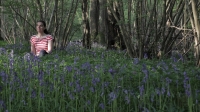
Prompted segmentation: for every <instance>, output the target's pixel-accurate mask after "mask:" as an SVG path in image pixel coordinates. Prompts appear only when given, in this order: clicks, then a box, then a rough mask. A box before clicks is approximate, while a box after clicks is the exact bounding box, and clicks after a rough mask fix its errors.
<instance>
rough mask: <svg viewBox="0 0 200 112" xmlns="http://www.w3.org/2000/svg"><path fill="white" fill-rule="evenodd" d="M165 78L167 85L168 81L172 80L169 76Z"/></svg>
mask: <svg viewBox="0 0 200 112" xmlns="http://www.w3.org/2000/svg"><path fill="white" fill-rule="evenodd" d="M165 80H166V83H167V85H169V83H171V82H172V80H171V79H170V78H168V77H167V78H165Z"/></svg>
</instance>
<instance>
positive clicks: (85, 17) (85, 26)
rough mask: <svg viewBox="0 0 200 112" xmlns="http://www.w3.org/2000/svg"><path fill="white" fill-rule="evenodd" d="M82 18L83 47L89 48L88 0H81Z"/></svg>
mask: <svg viewBox="0 0 200 112" xmlns="http://www.w3.org/2000/svg"><path fill="white" fill-rule="evenodd" d="M82 19H83V43H82V44H83V47H85V48H87V49H91V38H90V26H89V18H88V1H87V0H82Z"/></svg>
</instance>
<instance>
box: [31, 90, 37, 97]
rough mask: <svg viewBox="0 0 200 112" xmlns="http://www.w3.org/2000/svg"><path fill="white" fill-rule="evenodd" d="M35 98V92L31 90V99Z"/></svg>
mask: <svg viewBox="0 0 200 112" xmlns="http://www.w3.org/2000/svg"><path fill="white" fill-rule="evenodd" d="M35 97H36V92H35V91H34V90H33V91H32V92H31V98H35Z"/></svg>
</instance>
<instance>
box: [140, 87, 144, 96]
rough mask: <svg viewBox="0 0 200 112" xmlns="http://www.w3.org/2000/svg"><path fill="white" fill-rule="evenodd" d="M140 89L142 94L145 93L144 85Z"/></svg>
mask: <svg viewBox="0 0 200 112" xmlns="http://www.w3.org/2000/svg"><path fill="white" fill-rule="evenodd" d="M139 90H140V96H142V95H143V94H144V85H142V86H139Z"/></svg>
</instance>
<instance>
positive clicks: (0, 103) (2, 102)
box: [0, 100, 6, 109]
mask: <svg viewBox="0 0 200 112" xmlns="http://www.w3.org/2000/svg"><path fill="white" fill-rule="evenodd" d="M1 108H3V109H5V108H6V105H5V103H4V101H3V100H0V109H1Z"/></svg>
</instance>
